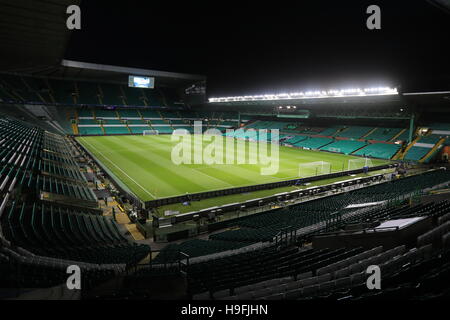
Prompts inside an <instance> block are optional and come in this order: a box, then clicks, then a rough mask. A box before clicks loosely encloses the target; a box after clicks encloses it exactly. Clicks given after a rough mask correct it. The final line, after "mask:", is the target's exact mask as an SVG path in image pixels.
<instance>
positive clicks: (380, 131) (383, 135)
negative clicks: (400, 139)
mask: <svg viewBox="0 0 450 320" xmlns="http://www.w3.org/2000/svg"><path fill="white" fill-rule="evenodd" d="M401 130H402V129H399V128H377V129H376V130H375V131H373V132H372V133H370V134H369V135H368V136H366V137H365V138H364V139H366V140H376V141H390V140H391V139H392V138H394V137H395V135H397V134H398V133H399V132H400V131H401Z"/></svg>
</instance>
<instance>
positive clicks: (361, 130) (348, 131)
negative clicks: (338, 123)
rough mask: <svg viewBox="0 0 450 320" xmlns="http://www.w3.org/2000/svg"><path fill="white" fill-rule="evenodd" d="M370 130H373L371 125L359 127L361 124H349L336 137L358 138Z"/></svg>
mask: <svg viewBox="0 0 450 320" xmlns="http://www.w3.org/2000/svg"><path fill="white" fill-rule="evenodd" d="M370 130H373V127H361V126H350V127H347V128H345V129H343V130H342V131H339V133H338V134H337V135H336V136H338V137H343V138H351V139H359V138H361V137H363V136H364V135H365V134H367V133H368V132H369V131H370Z"/></svg>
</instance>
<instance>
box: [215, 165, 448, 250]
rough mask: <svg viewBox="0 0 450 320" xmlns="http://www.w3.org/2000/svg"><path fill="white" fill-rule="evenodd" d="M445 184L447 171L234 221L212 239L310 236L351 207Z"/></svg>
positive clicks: (240, 239) (263, 239)
mask: <svg viewBox="0 0 450 320" xmlns="http://www.w3.org/2000/svg"><path fill="white" fill-rule="evenodd" d="M444 182H450V172H449V171H446V170H437V171H432V172H429V173H425V174H422V175H417V176H410V177H407V178H404V179H400V180H394V181H391V182H387V183H381V184H377V185H373V186H370V187H366V188H362V189H357V190H354V191H350V192H348V193H344V194H340V195H335V196H330V197H327V198H321V199H317V200H313V201H309V202H306V203H302V204H298V205H294V206H290V207H287V208H283V209H276V210H272V211H269V212H265V213H262V214H257V215H252V216H249V217H246V218H242V219H240V220H237V221H233V220H231V221H230V222H229V223H228V225H229V226H233V225H237V226H240V227H241V228H240V229H238V230H230V231H225V232H221V233H217V234H214V235H211V236H210V238H211V239H213V240H223V241H253V242H257V241H270V240H271V239H273V238H274V237H275V235H277V234H278V233H279V232H280V231H281V230H283V229H285V228H290V229H292V230H297V231H298V232H299V233H304V234H309V233H311V232H316V231H318V230H320V229H321V228H324V227H325V221H326V220H327V219H329V218H330V216H331V215H332V214H334V213H336V212H338V211H341V210H345V211H346V212H347V213H349V212H352V211H356V210H357V209H345V208H346V207H347V206H349V205H350V204H359V203H371V202H377V201H389V200H391V199H397V198H398V197H400V196H401V195H405V194H410V193H412V192H417V190H422V189H426V188H429V187H431V186H434V185H438V184H440V183H444ZM368 214H370V213H368ZM353 219H354V218H353ZM361 219H362V218H361Z"/></svg>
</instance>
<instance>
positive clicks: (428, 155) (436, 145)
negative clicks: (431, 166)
mask: <svg viewBox="0 0 450 320" xmlns="http://www.w3.org/2000/svg"><path fill="white" fill-rule="evenodd" d="M445 140H446V139H445V138H441V139H440V140H439V141H438V142H437V143H436V144H435V145H434V147H433V148H431V149H430V151H429V152H428V153H427V154H426V155H425V156H424V157H423V158H422V159H420V160H419V162H420V163H424V162H425V161H427V160H428V159H429V158H430V157H432V156H433V155H434V154H435V152H436V150H437V149H438V148H439V147H440V146H442V145H443V144H444V142H445Z"/></svg>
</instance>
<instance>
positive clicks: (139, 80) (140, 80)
mask: <svg viewBox="0 0 450 320" xmlns="http://www.w3.org/2000/svg"><path fill="white" fill-rule="evenodd" d="M128 86H129V87H132V88H145V89H153V88H154V87H155V78H152V77H140V76H129V77H128Z"/></svg>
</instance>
